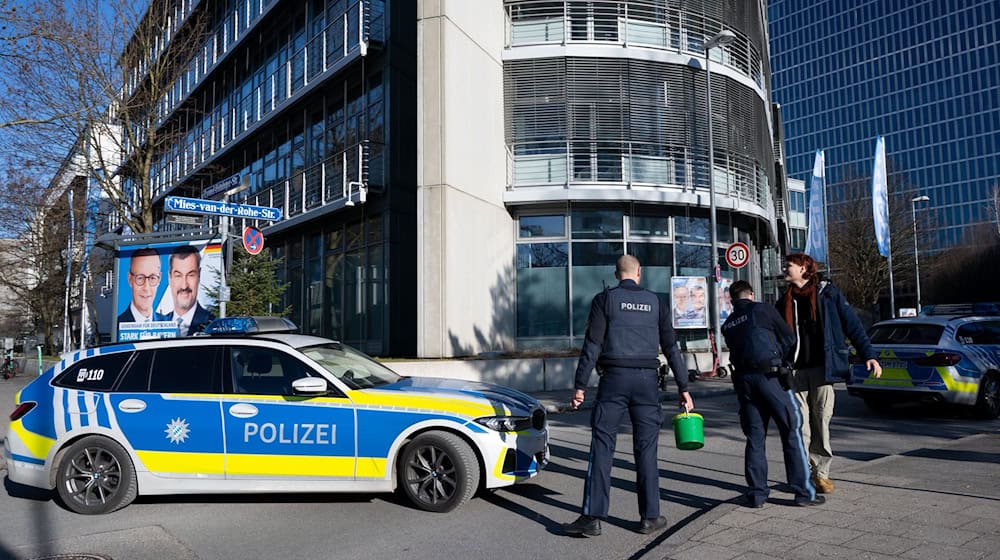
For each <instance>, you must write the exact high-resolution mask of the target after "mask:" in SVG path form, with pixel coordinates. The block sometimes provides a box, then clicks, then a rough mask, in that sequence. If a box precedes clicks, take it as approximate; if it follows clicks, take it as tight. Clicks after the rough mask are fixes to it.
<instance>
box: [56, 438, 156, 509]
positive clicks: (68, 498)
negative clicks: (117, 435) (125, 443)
mask: <svg viewBox="0 0 1000 560" xmlns="http://www.w3.org/2000/svg"><path fill="white" fill-rule="evenodd" d="M57 476H58V479H57V483H56V490H57V492H58V494H59V498H60V499H61V500H62V502H63V504H64V505H65V506H66V507H67V508H68V509H69V510H70V511H73V512H76V513H82V514H87V515H93V514H100V513H110V512H112V511H115V510H117V509H121V508H123V507H125V506H127V505H128V504H130V503H132V500H135V496H136V493H137V488H136V486H137V485H136V480H135V469H134V468H133V466H132V460H131V459H129V456H128V453H126V452H125V450H124V449H123V448H122V447H121V446H120V445H118V444H117V443H115V442H113V441H111V440H110V439H108V438H105V437H101V436H87V437H85V438H83V439H81V440H79V441H77V442H76V443H74V444H73V445H71V446H70V447H69V448H68V449H67V450H66V452H65V453H63V454H62V459H61V460H60V462H59V470H58V475H57Z"/></svg>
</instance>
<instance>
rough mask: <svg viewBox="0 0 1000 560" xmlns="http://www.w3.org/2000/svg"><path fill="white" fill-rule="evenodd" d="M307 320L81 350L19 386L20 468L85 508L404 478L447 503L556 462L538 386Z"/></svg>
mask: <svg viewBox="0 0 1000 560" xmlns="http://www.w3.org/2000/svg"><path fill="white" fill-rule="evenodd" d="M294 327H295V325H294V324H292V323H291V322H289V321H287V320H285V319H278V318H273V317H267V318H256V319H254V318H230V319H219V320H217V321H215V322H214V323H212V324H211V325H210V326H209V328H207V329H206V332H208V333H211V335H210V336H205V337H194V338H189V339H185V340H184V342H183V344H178V343H177V341H176V340H162V341H160V340H157V341H143V342H136V343H132V344H117V345H113V346H107V347H98V348H93V349H90V350H86V351H84V352H78V353H75V354H73V355H72V359H67V360H64V361H63V362H61V363H60V364H59V365H57V366H56V367H53V368H51V369H49V370H48V371H47V372H45V374H43V375H42V376H40V377H39V378H38V379H36V380H34V381H32V382H31V383H30V384H28V385H27V386H26V387H25V388H24V389H22V390H21V392H20V393H19V394H18V395H17V397H16V399H15V405H16V408H15V409H14V412H13V413H12V414H11V424H10V430H9V432H8V434H7V438H6V442H5V446H4V453H5V456H6V462H7V468H8V476H9V477H10V480H11V481H13V482H16V483H20V484H25V485H29V486H34V487H39V488H45V489H52V488H55V489H56V491H57V493H58V496H59V498H60V499H61V501H62V502H63V503H64V504H65V505H66V506H67V507H68V508H69V509H70V510H72V511H75V512H78V513H84V514H97V513H107V512H111V511H114V510H116V509H119V508H121V507H124V506H126V505H128V504H129V503H131V502H132V501H133V500H134V499H135V497H136V495H138V494H184V493H243V492H391V491H393V490H394V489H402V492H403V493H404V494H405V495H406V496H407V497H408V498H409V499H410V500H411V501H412V502H413V503H414V504H415V505H416V506H418V507H420V508H422V509H425V510H429V511H436V512H446V511H450V510H453V509H455V508H457V507H459V506H460V505H462V504H463V503H465V502H466V501H467V500H468V499H469V498H470V497H471V496H472V495H473V494H474V493H475V492H476V491H477V490H478V489H480V488H498V487H501V486H507V485H510V484H514V483H515V482H518V481H522V480H525V479H527V478H530V477H532V476H535V475H536V474H538V473H539V471H540V470H541V469H542V468H544V466H545V465H546V464H547V462H548V431H547V427H546V417H545V412H544V409H543V408H542V407H541V405H540V404H539V403H538V401H537V400H535V399H534V398H532V397H530V396H528V395H525V394H524V393H521V392H518V391H515V390H513V389H509V388H505V387H500V386H497V385H490V384H485V383H471V382H466V381H458V380H451V379H435V378H406V377H400V376H399V375H397V374H395V373H393V372H392V371H391V370H389V369H387V368H386V367H385V366H383V365H381V364H380V363H378V362H376V361H374V360H372V359H371V358H369V357H368V356H366V355H364V354H362V353H360V352H358V351H356V350H353V349H352V348H350V347H348V346H346V345H343V344H340V343H338V342H334V341H332V340H328V339H324V338H318V337H315V336H306V335H298V334H291V330H292V329H294ZM248 332H252V333H256V334H252V335H247V334H245V333H248Z"/></svg>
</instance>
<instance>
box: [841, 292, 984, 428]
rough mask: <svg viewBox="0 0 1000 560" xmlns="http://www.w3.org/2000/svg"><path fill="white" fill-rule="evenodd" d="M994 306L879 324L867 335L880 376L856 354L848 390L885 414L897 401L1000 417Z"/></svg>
mask: <svg viewBox="0 0 1000 560" xmlns="http://www.w3.org/2000/svg"><path fill="white" fill-rule="evenodd" d="M994 311H995V310H994V309H993V307H991V306H985V307H984V306H982V305H938V306H928V307H927V308H925V310H924V313H923V314H921V315H920V316H917V317H912V318H906V319H893V320H890V321H882V322H880V323H876V324H875V325H874V326H872V328H871V329H870V331H869V336H870V337H871V341H872V346H873V347H874V348H875V350H876V351H877V352H878V354H879V358H878V359H879V363H880V364H881V365H882V377H881V378H878V379H876V378H875V377H873V376H871V375H870V374H869V372H868V371H867V369H865V364H864V363H863V361H862V360H860V359H858V358H857V357H856V356H852V357H851V358H852V359H851V361H852V364H853V365H852V367H851V373H850V377H849V379H848V386H847V391H848V393H850V394H851V395H855V396H858V397H861V398H863V399H864V401H865V404H867V405H868V406H869V407H870V408H872V409H875V410H881V409H884V408H886V407H888V406H889V405H891V404H892V403H894V402H900V401H907V400H909V401H914V400H916V401H924V402H948V403H953V404H959V405H968V406H971V407H973V408H974V410H975V412H976V415H977V416H980V417H982V418H987V419H991V418H996V417H998V416H1000V313H995V312H994Z"/></svg>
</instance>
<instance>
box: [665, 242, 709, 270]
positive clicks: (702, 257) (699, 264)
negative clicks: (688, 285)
mask: <svg viewBox="0 0 1000 560" xmlns="http://www.w3.org/2000/svg"><path fill="white" fill-rule="evenodd" d="M674 250H675V251H677V275H678V276H708V273H709V269H710V268H711V267H712V263H711V262H710V261H711V256H712V254H711V253H709V252H708V247H705V246H698V245H676V246H675V247H674Z"/></svg>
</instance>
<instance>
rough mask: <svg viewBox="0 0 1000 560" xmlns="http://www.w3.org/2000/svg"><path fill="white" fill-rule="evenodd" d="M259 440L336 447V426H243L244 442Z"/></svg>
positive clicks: (253, 423)
mask: <svg viewBox="0 0 1000 560" xmlns="http://www.w3.org/2000/svg"><path fill="white" fill-rule="evenodd" d="M251 439H259V440H260V441H261V442H262V443H294V444H302V445H336V444H337V425H336V424H285V423H283V422H281V423H278V424H274V423H271V422H266V423H264V424H257V423H256V422H247V423H246V424H244V425H243V442H244V443H249V442H250V440H251Z"/></svg>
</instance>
